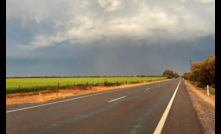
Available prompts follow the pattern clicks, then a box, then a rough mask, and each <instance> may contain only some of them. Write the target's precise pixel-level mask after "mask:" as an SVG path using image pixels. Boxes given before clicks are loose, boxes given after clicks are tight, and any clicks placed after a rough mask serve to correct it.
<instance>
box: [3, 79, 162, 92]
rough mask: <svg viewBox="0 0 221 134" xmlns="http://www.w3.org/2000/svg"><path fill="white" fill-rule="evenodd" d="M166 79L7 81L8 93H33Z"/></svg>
mask: <svg viewBox="0 0 221 134" xmlns="http://www.w3.org/2000/svg"><path fill="white" fill-rule="evenodd" d="M162 79H166V77H88V78H87V77H83V78H13V79H6V93H18V92H31V91H39V90H47V89H49V88H50V87H52V86H59V88H60V89H62V88H66V87H67V86H73V85H77V84H87V83H88V84H89V85H92V84H93V82H94V81H96V85H97V84H99V83H104V82H105V81H107V82H108V83H126V82H127V83H135V82H142V81H155V80H162Z"/></svg>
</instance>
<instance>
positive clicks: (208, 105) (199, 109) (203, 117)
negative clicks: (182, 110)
mask: <svg viewBox="0 0 221 134" xmlns="http://www.w3.org/2000/svg"><path fill="white" fill-rule="evenodd" d="M184 83H185V86H186V88H187V90H188V93H189V96H190V98H191V101H192V104H193V107H194V109H195V110H196V113H197V116H198V118H199V120H200V123H201V127H202V132H203V134H215V95H214V94H210V95H209V96H207V94H206V91H205V90H203V89H202V88H199V87H197V86H195V85H193V84H191V83H189V82H187V81H184Z"/></svg>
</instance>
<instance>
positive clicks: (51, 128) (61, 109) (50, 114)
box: [6, 78, 201, 134]
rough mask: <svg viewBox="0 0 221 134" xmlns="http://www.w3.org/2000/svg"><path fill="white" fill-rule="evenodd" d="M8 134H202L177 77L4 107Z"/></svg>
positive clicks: (189, 101)
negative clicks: (45, 101)
mask: <svg viewBox="0 0 221 134" xmlns="http://www.w3.org/2000/svg"><path fill="white" fill-rule="evenodd" d="M6 133H7V134H68V133H72V134H153V133H162V134H192V133H195V134H200V133H201V128H200V124H199V120H198V118H197V115H196V112H195V111H194V108H193V106H192V103H191V100H190V98H189V95H188V93H187V90H186V88H185V85H184V83H183V82H182V80H181V78H177V79H172V80H168V81H164V82H158V83H153V84H148V85H142V86H136V87H130V88H124V89H117V90H111V91H104V92H99V93H93V94H88V95H82V96H77V97H69V98H66V99H59V100H55V101H51V102H47V103H38V104H25V105H14V106H7V107H6Z"/></svg>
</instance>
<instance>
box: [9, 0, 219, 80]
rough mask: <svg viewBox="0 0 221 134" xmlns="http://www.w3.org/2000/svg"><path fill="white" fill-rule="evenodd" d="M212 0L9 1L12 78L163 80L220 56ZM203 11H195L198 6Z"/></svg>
mask: <svg viewBox="0 0 221 134" xmlns="http://www.w3.org/2000/svg"><path fill="white" fill-rule="evenodd" d="M214 5H215V1H214V0H195V1H189V0H168V1H167V2H165V1H163V0H159V1H145V0H127V1H125V0H93V1H91V0H84V1H82V0H75V1H71V0H62V1H61V0H54V1H50V0H39V1H25V0H17V1H14V0H7V3H6V7H7V8H6V75H7V76H39V75H42V76H46V75H61V76H73V75H143V74H144V75H161V74H162V72H163V71H164V70H166V69H172V70H174V71H175V72H178V73H180V74H182V73H184V71H185V70H186V71H189V70H188V69H189V61H188V60H189V59H193V61H200V62H201V61H202V60H203V59H205V58H206V57H208V56H209V55H212V54H214V53H215V38H214V36H215V22H214V20H215V16H214V15H215V11H214V10H213V9H214V8H215V7H214ZM196 7H197V8H196Z"/></svg>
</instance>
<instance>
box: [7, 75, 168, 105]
mask: <svg viewBox="0 0 221 134" xmlns="http://www.w3.org/2000/svg"><path fill="white" fill-rule="evenodd" d="M167 80H168V79H166V80H159V81H153V82H143V83H137V84H122V85H120V86H111V87H105V86H98V87H93V86H85V85H77V86H74V87H71V86H70V87H68V88H67V89H62V90H59V89H57V88H56V87H52V88H51V89H50V90H47V91H39V92H29V93H15V94H6V106H7V105H14V104H25V103H38V102H47V101H51V100H55V99H58V98H65V97H71V96H78V95H84V94H90V93H95V92H101V91H107V90H114V89H116V90H117V89H121V88H126V87H133V86H139V85H144V84H151V83H156V82H162V81H167Z"/></svg>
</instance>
